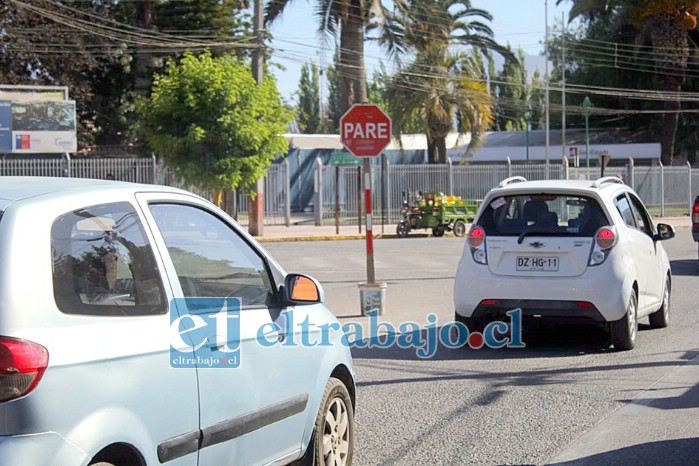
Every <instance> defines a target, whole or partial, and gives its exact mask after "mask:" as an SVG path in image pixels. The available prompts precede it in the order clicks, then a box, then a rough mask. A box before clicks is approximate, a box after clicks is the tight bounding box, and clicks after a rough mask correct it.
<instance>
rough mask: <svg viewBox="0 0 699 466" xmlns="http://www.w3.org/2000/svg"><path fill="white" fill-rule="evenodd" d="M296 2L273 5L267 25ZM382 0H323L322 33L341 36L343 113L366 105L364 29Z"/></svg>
mask: <svg viewBox="0 0 699 466" xmlns="http://www.w3.org/2000/svg"><path fill="white" fill-rule="evenodd" d="M291 2H292V0H279V1H274V2H269V3H268V4H267V6H266V7H265V24H270V23H272V22H274V21H275V20H276V19H277V18H278V17H279V15H280V14H281V13H282V12H283V11H284V9H285V8H286V7H287V5H289V4H290V3H291ZM378 2H379V0H319V2H318V5H317V7H316V14H317V16H318V18H319V28H318V30H319V31H320V32H321V33H323V34H329V35H331V36H337V34H338V31H339V34H340V53H338V55H337V69H336V72H337V75H338V78H339V82H340V102H339V103H340V111H341V114H343V113H344V112H345V111H347V110H348V109H349V108H350V107H351V106H352V104H354V103H360V102H365V101H366V98H367V90H366V69H365V64H364V29H365V27H366V25H367V23H368V20H369V13H370V11H371V10H372V8H378Z"/></svg>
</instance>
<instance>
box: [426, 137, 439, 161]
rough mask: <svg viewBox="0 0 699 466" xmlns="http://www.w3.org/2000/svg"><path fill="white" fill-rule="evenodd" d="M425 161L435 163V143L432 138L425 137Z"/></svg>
mask: <svg viewBox="0 0 699 466" xmlns="http://www.w3.org/2000/svg"><path fill="white" fill-rule="evenodd" d="M427 163H437V144H436V143H435V140H434V139H430V138H428V139H427Z"/></svg>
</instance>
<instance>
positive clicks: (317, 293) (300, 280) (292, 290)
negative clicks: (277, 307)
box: [284, 273, 325, 305]
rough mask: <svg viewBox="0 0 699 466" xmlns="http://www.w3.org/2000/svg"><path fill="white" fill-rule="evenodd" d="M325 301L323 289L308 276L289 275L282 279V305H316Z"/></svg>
mask: <svg viewBox="0 0 699 466" xmlns="http://www.w3.org/2000/svg"><path fill="white" fill-rule="evenodd" d="M324 300H325V293H324V292H323V287H322V286H321V285H320V283H318V281H317V280H316V279H314V278H312V277H309V276H308V275H302V274H298V273H290V274H288V275H287V276H286V278H285V279H284V304H285V305H295V304H317V303H322V302H323V301H324Z"/></svg>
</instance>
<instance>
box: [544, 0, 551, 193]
mask: <svg viewBox="0 0 699 466" xmlns="http://www.w3.org/2000/svg"><path fill="white" fill-rule="evenodd" d="M544 13H545V14H544V27H545V28H546V32H545V35H544V51H545V55H546V63H545V64H544V68H545V70H546V71H545V73H544V74H545V75H546V76H545V79H544V83H545V85H546V179H547V180H548V179H549V157H550V154H549V146H550V145H551V141H550V139H549V128H550V121H549V118H550V116H549V2H548V0H544Z"/></svg>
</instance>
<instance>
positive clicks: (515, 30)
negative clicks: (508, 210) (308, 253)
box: [270, 0, 571, 103]
mask: <svg viewBox="0 0 699 466" xmlns="http://www.w3.org/2000/svg"><path fill="white" fill-rule="evenodd" d="M316 4H317V2H315V1H314V0H293V2H292V3H290V5H289V6H287V9H286V11H284V13H283V15H282V16H281V17H279V18H278V19H277V21H276V22H275V24H273V25H272V26H271V27H270V32H271V33H272V35H273V37H274V39H273V41H272V46H273V47H274V49H275V52H274V54H273V60H272V62H273V63H275V64H277V65H279V66H281V67H283V68H285V71H284V70H281V69H278V68H275V69H274V70H273V73H274V75H275V76H276V77H277V87H278V89H279V91H280V93H281V95H282V97H283V98H284V99H285V100H286V101H287V102H289V103H296V102H297V100H298V99H297V97H295V96H294V92H295V91H296V89H297V87H298V83H299V79H300V77H301V67H302V66H303V65H304V63H311V62H313V63H315V64H316V65H317V66H318V67H319V69H324V68H325V67H327V65H328V64H329V63H330V62H331V61H332V45H331V44H328V43H325V44H324V41H323V40H322V39H321V38H320V36H319V35H318V32H317V29H318V22H317V19H316V16H315V12H314V8H315V5H316ZM570 4H571V3H570V2H569V1H567V0H565V1H563V2H562V4H561V5H560V6H556V0H471V6H472V7H474V8H479V9H483V10H486V11H488V12H490V14H491V15H492V16H493V21H492V22H491V23H490V27H491V29H492V30H493V32H494V34H495V40H496V41H498V42H499V43H501V44H503V45H506V44H508V43H509V44H510V45H511V46H512V48H513V49H515V50H516V49H518V48H522V50H524V52H525V54H527V68H528V69H529V70H532V69H533V68H534V67H539V69H540V70H541V72H542V74H543V72H544V69H543V68H544V63H545V61H544V59H543V50H544V46H543V42H544V37H545V31H546V22H547V19H546V7H548V26H549V30H551V28H552V27H553V25H554V23H555V24H560V23H561V20H562V19H563V15H565V19H566V21H567V19H568V11H569V9H570ZM364 56H365V62H366V67H367V77H368V78H369V79H371V75H372V70H373V69H375V68H378V67H379V65H380V63H381V62H382V61H384V60H385V55H384V53H383V51H382V50H381V49H379V48H378V47H377V46H375V45H373V44H370V43H367V44H365V50H364ZM387 68H388V69H389V70H390V69H391V68H390V66H387ZM530 76H531V73H530ZM323 88H327V86H326V85H325V83H324V81H322V80H321V93H322V92H326V90H325V89H323ZM321 97H322V96H321Z"/></svg>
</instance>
